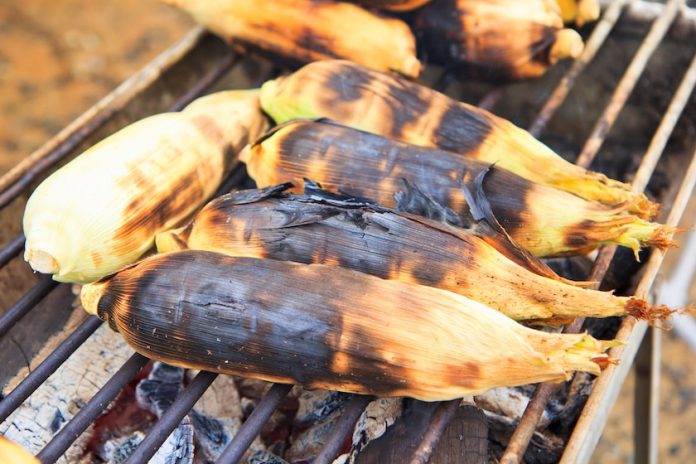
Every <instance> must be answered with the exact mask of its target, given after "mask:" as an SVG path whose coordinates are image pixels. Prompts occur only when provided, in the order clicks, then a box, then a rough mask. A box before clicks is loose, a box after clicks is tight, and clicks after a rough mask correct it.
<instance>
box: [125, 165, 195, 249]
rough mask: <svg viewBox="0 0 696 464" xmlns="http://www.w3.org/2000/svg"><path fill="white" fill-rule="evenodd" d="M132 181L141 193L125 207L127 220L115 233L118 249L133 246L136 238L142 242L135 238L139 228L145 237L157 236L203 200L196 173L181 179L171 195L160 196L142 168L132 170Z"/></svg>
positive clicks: (168, 193)
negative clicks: (134, 235) (175, 219)
mask: <svg viewBox="0 0 696 464" xmlns="http://www.w3.org/2000/svg"><path fill="white" fill-rule="evenodd" d="M129 181H131V182H133V183H134V184H135V185H137V186H138V189H136V190H137V191H138V192H139V194H138V196H137V197H135V198H134V199H133V200H132V201H131V202H130V203H129V204H128V205H127V206H126V208H125V210H124V216H125V217H128V220H127V221H126V222H124V223H123V224H122V225H121V227H119V228H118V230H117V231H116V232H115V234H114V242H115V243H116V244H117V245H119V246H120V245H123V246H131V242H132V241H133V240H134V239H135V240H138V239H142V237H133V235H132V234H133V233H135V232H136V231H138V230H139V229H142V231H140V233H142V234H143V235H149V234H154V233H155V231H156V230H157V229H158V228H160V227H162V226H163V225H164V224H166V222H167V221H169V220H170V219H171V218H173V217H175V216H178V215H180V214H182V213H183V212H184V211H186V210H188V209H189V208H190V207H191V203H192V202H197V201H200V200H202V199H203V192H204V191H203V186H202V185H201V183H200V179H199V177H198V174H197V173H196V172H195V171H191V172H189V173H187V174H186V175H184V176H182V177H181V178H180V179H178V181H177V182H176V183H175V184H174V185H172V187H171V189H170V190H169V191H168V192H160V193H159V195H158V196H155V192H156V191H157V189H156V187H155V186H154V184H153V183H152V181H151V180H150V179H148V178H147V177H146V176H145V175H144V174H142V173H141V172H140V170H139V169H133V170H132V175H131V179H129Z"/></svg>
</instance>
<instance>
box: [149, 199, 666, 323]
mask: <svg viewBox="0 0 696 464" xmlns="http://www.w3.org/2000/svg"><path fill="white" fill-rule="evenodd" d="M283 187H286V186H275V187H271V188H268V189H262V190H246V191H240V192H235V193H231V194H228V195H223V196H222V197H219V198H216V199H215V200H213V201H211V202H210V203H208V204H207V205H206V206H205V208H203V209H202V210H201V211H200V212H199V213H198V214H197V215H196V216H195V217H194V218H193V219H192V221H191V222H190V223H189V224H188V225H186V226H184V227H181V228H179V229H174V230H170V231H166V232H162V233H160V234H158V235H157V237H156V243H157V251H159V252H160V253H162V252H170V251H178V250H184V249H191V250H206V251H214V252H217V253H223V254H226V255H230V256H245V257H250V258H265V259H276V260H284V261H293V262H298V263H305V264H309V263H312V264H327V265H336V266H341V267H344V268H346V269H352V270H354V271H359V272H364V273H366V274H371V275H375V276H377V277H381V278H385V279H390V280H399V281H402V282H406V283H414V284H420V285H427V286H431V287H436V288H440V289H442V290H448V291H452V292H454V293H458V294H460V295H462V296H465V297H467V298H470V299H472V300H474V301H478V302H480V303H483V304H485V305H487V306H489V307H491V308H493V309H496V310H498V311H500V312H502V313H503V314H505V315H506V316H508V317H510V318H512V319H516V320H531V319H535V320H537V322H539V323H544V322H545V321H544V319H551V318H553V319H555V320H558V319H562V318H565V319H569V318H576V317H609V316H621V315H625V314H632V315H636V316H637V317H640V318H642V319H648V320H650V321H652V320H656V319H665V318H666V317H668V316H669V315H670V314H671V311H670V310H669V309H668V308H667V307H665V306H658V307H650V305H649V304H647V303H646V302H645V301H644V300H642V299H639V298H635V297H618V296H615V295H612V294H611V293H610V292H599V291H596V290H588V289H584V288H580V287H577V286H574V285H573V282H569V281H566V280H564V279H562V278H560V277H558V276H556V275H554V274H552V273H551V271H550V270H549V271H548V272H543V271H544V269H543V268H542V269H541V270H540V269H539V268H538V267H533V266H530V265H528V264H526V263H518V261H517V260H515V259H514V257H515V256H516V255H517V250H515V249H511V250H510V249H508V250H503V253H501V252H500V251H498V249H497V247H494V246H493V245H491V244H490V243H489V239H491V238H494V239H495V237H490V236H478V235H475V233H473V232H469V231H466V230H462V229H458V228H455V227H452V226H449V225H447V224H442V223H440V222H435V221H432V220H428V219H424V218H420V217H416V216H412V215H410V214H404V213H399V212H396V211H393V210H389V209H385V208H382V207H373V206H369V205H365V204H363V205H357V206H356V205H355V204H353V203H351V202H349V201H343V202H341V201H339V200H335V199H329V200H327V199H326V196H322V197H315V196H306V195H291V194H283V193H280V192H279V190H280V189H282V188H283ZM324 195H328V194H324ZM498 245H500V241H498ZM503 246H505V245H503ZM507 247H508V248H510V245H509V244H508V245H507ZM509 256H512V258H511V257H509Z"/></svg>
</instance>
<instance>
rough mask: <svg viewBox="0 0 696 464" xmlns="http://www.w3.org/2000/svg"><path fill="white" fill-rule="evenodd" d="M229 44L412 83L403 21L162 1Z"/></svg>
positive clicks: (296, 8) (270, 5) (271, 3)
mask: <svg viewBox="0 0 696 464" xmlns="http://www.w3.org/2000/svg"><path fill="white" fill-rule="evenodd" d="M164 1H165V2H166V3H169V4H172V5H175V6H176V7H178V8H180V9H182V10H184V11H186V12H187V13H189V14H190V15H191V16H193V18H194V19H195V20H196V21H198V22H199V23H201V24H203V25H204V26H205V27H207V28H209V29H210V30H211V31H212V32H214V33H215V34H218V35H219V36H221V37H222V38H224V39H225V40H228V41H240V42H241V43H243V44H246V45H247V46H251V47H253V48H258V49H261V50H263V51H266V52H270V53H273V54H276V55H280V56H281V57H285V58H288V59H290V60H292V61H294V62H300V63H308V62H310V61H315V60H327V59H333V58H345V59H349V60H351V61H355V62H357V63H360V64H362V65H364V66H368V67H370V68H374V69H377V70H379V71H389V70H394V71H397V72H399V73H402V74H404V75H407V76H411V77H416V76H418V74H419V73H420V70H421V63H420V62H419V61H418V58H416V39H415V37H414V36H413V33H412V32H411V30H410V29H409V27H408V26H407V25H406V23H404V22H403V21H401V20H399V19H396V18H389V17H386V16H382V15H380V14H378V13H374V12H371V11H368V10H366V9H364V8H362V7H360V6H358V5H353V4H350V3H345V2H338V1H337V2H333V1H311V2H308V1H305V0H264V1H261V2H259V1H256V0H234V1H228V0H164Z"/></svg>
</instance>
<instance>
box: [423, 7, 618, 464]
mask: <svg viewBox="0 0 696 464" xmlns="http://www.w3.org/2000/svg"><path fill="white" fill-rule="evenodd" d="M627 3H628V0H615V1H614V2H612V4H611V5H610V7H609V8H608V9H607V10H606V11H605V13H604V15H603V16H602V19H601V20H600V21H599V23H598V24H597V25H596V26H595V28H594V30H593V31H592V35H591V36H590V39H589V40H588V41H587V43H586V45H585V48H584V50H583V53H582V55H581V56H580V57H579V58H578V59H577V60H576V61H575V62H574V63H573V65H572V66H571V68H570V69H569V70H568V72H567V73H566V74H565V75H564V76H563V78H562V79H561V80H560V82H559V83H558V85H557V86H556V89H555V90H554V92H553V93H552V94H551V96H550V97H549V99H548V100H547V101H546V103H545V104H544V106H543V107H542V109H541V111H540V112H539V115H538V116H537V117H536V119H535V120H534V122H533V123H532V125H531V127H530V129H529V132H530V133H531V134H532V135H534V136H535V137H538V136H539V135H540V134H541V132H542V131H543V130H544V129H545V128H546V125H547V123H548V121H549V120H550V119H551V117H553V115H554V114H555V112H556V111H557V110H558V108H559V107H560V106H561V105H562V104H563V102H564V101H565V99H566V97H567V96H568V94H569V93H570V90H571V89H572V88H573V86H574V85H575V82H576V81H577V78H578V76H579V75H580V73H581V72H582V71H583V70H584V69H585V67H586V66H587V65H588V64H589V63H590V61H592V59H593V58H594V56H595V55H596V54H597V51H598V50H599V49H600V48H601V46H602V44H603V43H604V41H605V40H606V38H607V37H608V36H609V34H610V32H611V30H612V29H613V27H614V26H615V24H616V22H617V20H618V19H619V17H620V15H621V12H622V10H623V8H624V7H625V6H626V4H627ZM481 103H483V104H489V98H488V95H487V96H486V97H484V99H483V100H482V101H481ZM493 104H495V101H493ZM605 250H606V251H605ZM613 250H615V248H613V247H604V248H603V249H602V250H601V253H600V256H599V257H598V258H597V262H596V263H595V266H594V267H593V271H592V276H591V277H590V279H591V280H598V281H599V280H601V279H600V278H598V277H597V276H603V275H604V273H605V272H606V269H608V266H609V263H610V262H611V259H612V258H613V256H614V251H613ZM599 263H601V264H600V265H598V264H599ZM553 388H557V387H555V385H553V384H542V385H540V386H539V387H538V388H537V390H539V389H541V391H538V393H539V395H540V396H541V395H545V397H546V399H545V400H543V398H539V400H537V403H534V402H533V400H534V397H535V396H536V395H537V392H535V396H534V397H533V398H532V401H530V403H529V405H528V406H527V410H528V411H529V413H527V410H526V411H525V414H524V415H523V416H522V418H521V419H520V422H519V424H518V427H516V428H515V431H514V433H513V437H511V440H510V443H509V444H508V448H507V450H506V453H505V454H508V450H510V452H513V453H517V454H519V455H520V456H521V455H522V454H524V450H525V449H526V448H527V445H528V444H529V440H530V439H531V437H532V434H533V433H534V430H535V429H536V424H538V422H539V419H540V418H541V414H542V413H543V411H544V407H545V405H546V402H548V398H549V397H550V395H551V393H552V392H551V390H552V389H553ZM541 401H543V404H542V403H541ZM438 411H439V410H438ZM455 412H456V406H454V405H452V404H449V405H447V406H446V407H445V411H443V414H442V415H440V414H435V415H434V416H433V418H432V419H431V423H430V425H429V426H428V429H427V430H426V435H425V436H424V440H423V442H422V443H421V444H420V446H419V447H418V458H419V459H420V462H424V463H425V462H427V461H428V460H429V459H430V456H431V454H432V452H433V450H434V449H435V447H436V446H437V444H438V442H439V440H440V438H441V437H442V434H443V432H444V430H445V428H446V427H447V425H448V424H449V422H450V420H451V419H452V418H453V417H454V413H455ZM525 416H526V417H525ZM520 426H522V427H520ZM516 434H517V435H518V437H515V435H516ZM426 437H427V438H426ZM522 447H524V449H522V451H521V453H520V451H519V450H520V449H521V448H522ZM504 460H505V455H504V456H503V462H505V461H504ZM510 462H515V461H510Z"/></svg>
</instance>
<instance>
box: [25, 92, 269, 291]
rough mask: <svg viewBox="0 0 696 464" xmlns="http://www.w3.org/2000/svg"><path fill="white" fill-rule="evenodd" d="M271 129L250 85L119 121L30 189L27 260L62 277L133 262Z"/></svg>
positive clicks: (83, 277) (91, 275)
mask: <svg viewBox="0 0 696 464" xmlns="http://www.w3.org/2000/svg"><path fill="white" fill-rule="evenodd" d="M267 127H268V122H267V121H266V119H265V117H264V116H263V114H262V113H261V111H260V108H259V106H258V90H252V91H228V92H221V93H219V94H214V95H210V96H207V97H203V98H201V99H199V100H198V101H196V102H194V103H192V104H191V105H190V106H189V107H188V108H186V109H184V110H183V111H182V112H179V113H163V114H158V115H155V116H150V117H148V118H145V119H142V120H140V121H137V122H135V123H133V124H131V125H129V126H127V127H125V128H124V129H121V130H120V131H118V132H116V133H115V134H113V135H111V136H109V137H107V138H106V139H104V140H102V141H101V142H99V143H98V144H96V145H95V146H93V147H92V148H90V149H88V150H87V151H86V152H84V153H83V154H81V155H80V156H78V157H77V158H75V159H74V160H73V161H71V162H70V163H68V164H67V165H65V166H64V167H62V168H61V169H59V170H58V171H56V172H55V173H53V174H52V175H51V176H50V177H48V178H47V179H46V180H45V181H43V182H42V183H41V184H40V185H39V186H38V187H37V189H36V190H35V191H34V192H33V193H32V195H31V198H29V202H28V203H27V207H26V210H25V212H24V234H25V235H26V249H25V253H24V259H25V260H27V261H28V262H29V264H30V265H31V267H32V268H33V269H34V270H36V271H39V272H42V273H47V274H53V278H54V279H55V280H58V281H61V282H90V281H93V280H96V279H98V278H100V277H103V276H104V275H107V274H110V273H112V272H115V271H117V270H118V269H120V268H122V267H123V266H125V265H128V264H130V263H132V262H133V261H135V260H136V259H137V258H138V257H140V256H141V255H142V254H143V253H144V252H145V251H146V250H147V249H148V248H150V247H151V246H152V244H153V242H154V238H155V234H156V233H157V232H161V231H163V230H166V229H169V228H171V227H173V226H175V225H177V224H178V223H179V222H181V221H182V220H184V219H185V218H186V217H188V216H189V215H190V214H191V213H193V212H194V211H195V210H196V209H197V208H198V207H199V206H201V205H202V204H203V202H204V201H205V200H206V199H207V198H209V197H210V196H211V195H212V194H213V192H214V191H215V189H216V188H217V186H218V185H219V184H220V182H221V180H222V179H223V178H224V176H225V174H226V173H227V172H228V170H229V168H231V167H232V165H233V161H234V160H236V155H237V153H238V152H239V150H240V149H241V148H242V147H243V146H244V145H245V144H247V143H248V142H249V140H253V139H255V138H256V137H257V136H258V135H259V134H260V133H262V132H263V131H264V130H265V129H266V128H267Z"/></svg>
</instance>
